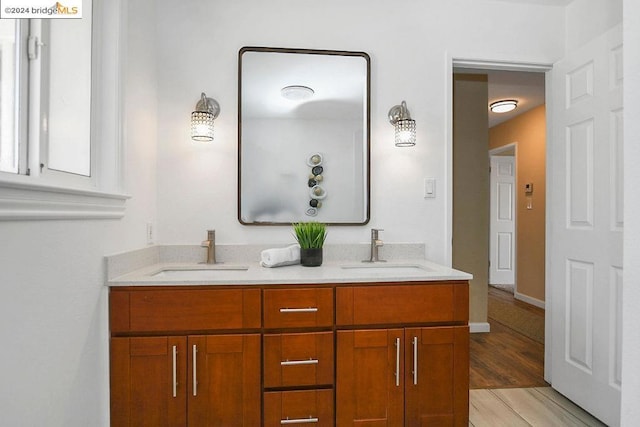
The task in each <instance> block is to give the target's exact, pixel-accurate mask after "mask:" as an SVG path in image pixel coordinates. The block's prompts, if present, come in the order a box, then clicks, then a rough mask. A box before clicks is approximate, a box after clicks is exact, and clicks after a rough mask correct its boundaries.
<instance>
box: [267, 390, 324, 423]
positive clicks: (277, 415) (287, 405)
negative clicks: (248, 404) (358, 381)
mask: <svg viewBox="0 0 640 427" xmlns="http://www.w3.org/2000/svg"><path fill="white" fill-rule="evenodd" d="M333 414H334V411H333V390H304V391H270V392H266V393H265V394H264V425H265V427H276V426H278V427H281V426H286V425H302V424H309V425H314V426H333V425H334V420H333Z"/></svg>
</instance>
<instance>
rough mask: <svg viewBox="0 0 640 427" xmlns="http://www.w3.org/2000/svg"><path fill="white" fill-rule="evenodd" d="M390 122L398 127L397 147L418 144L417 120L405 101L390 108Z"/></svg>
mask: <svg viewBox="0 0 640 427" xmlns="http://www.w3.org/2000/svg"><path fill="white" fill-rule="evenodd" d="M389 122H390V123H391V124H392V125H394V126H395V128H396V147H413V146H414V145H416V121H415V120H413V119H412V118H411V115H410V114H409V110H408V109H407V104H406V103H405V102H404V101H402V104H400V105H395V106H393V107H392V108H391V109H390V110H389Z"/></svg>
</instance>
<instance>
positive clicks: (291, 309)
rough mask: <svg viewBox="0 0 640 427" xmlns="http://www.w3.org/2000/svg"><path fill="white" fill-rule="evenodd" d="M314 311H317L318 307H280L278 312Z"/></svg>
mask: <svg viewBox="0 0 640 427" xmlns="http://www.w3.org/2000/svg"><path fill="white" fill-rule="evenodd" d="M316 311H318V307H307V308H281V309H280V313H315V312H316Z"/></svg>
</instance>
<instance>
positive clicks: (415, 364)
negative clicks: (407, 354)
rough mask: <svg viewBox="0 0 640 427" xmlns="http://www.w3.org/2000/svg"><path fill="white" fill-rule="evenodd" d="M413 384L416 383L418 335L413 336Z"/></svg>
mask: <svg viewBox="0 0 640 427" xmlns="http://www.w3.org/2000/svg"><path fill="white" fill-rule="evenodd" d="M413 384H414V385H417V384H418V337H413Z"/></svg>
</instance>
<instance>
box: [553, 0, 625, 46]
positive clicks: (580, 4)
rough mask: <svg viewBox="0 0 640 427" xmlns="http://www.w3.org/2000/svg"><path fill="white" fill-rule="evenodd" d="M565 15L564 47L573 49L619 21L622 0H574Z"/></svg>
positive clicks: (620, 18)
mask: <svg viewBox="0 0 640 427" xmlns="http://www.w3.org/2000/svg"><path fill="white" fill-rule="evenodd" d="M566 17H567V21H566V24H567V26H566V41H565V43H566V47H567V49H575V48H577V47H579V46H582V45H583V44H585V43H586V42H588V41H590V40H592V39H593V38H594V37H596V36H598V35H600V34H602V33H604V32H605V31H607V30H608V29H610V28H613V27H614V26H616V25H617V24H619V23H620V21H621V20H622V0H574V1H572V2H571V3H569V5H568V6H567V15H566Z"/></svg>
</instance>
